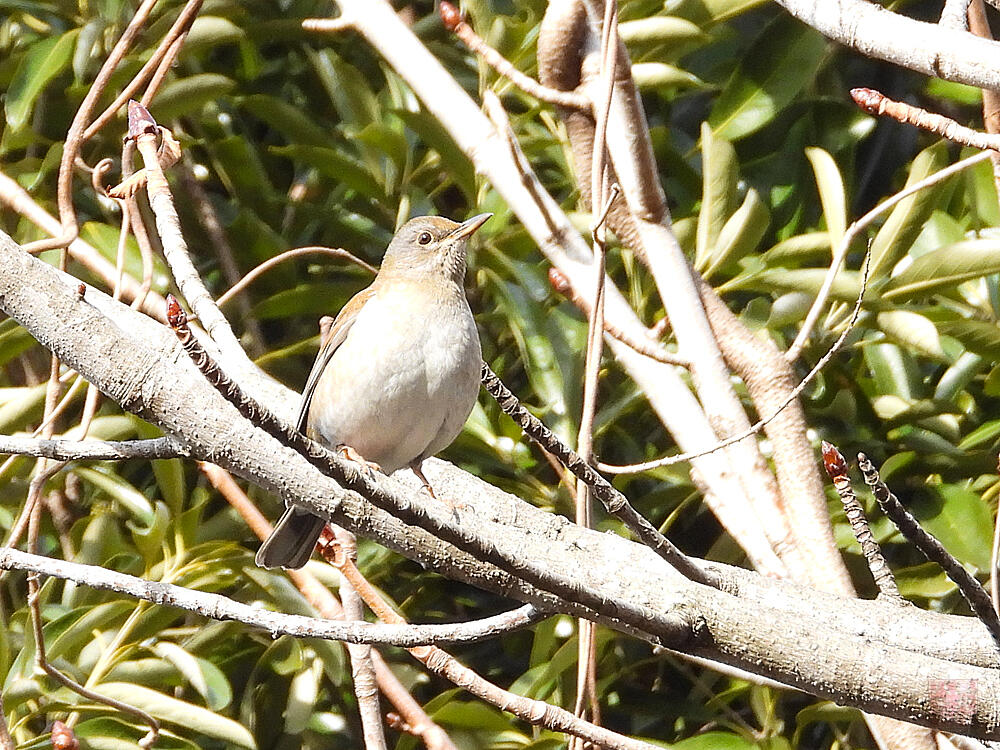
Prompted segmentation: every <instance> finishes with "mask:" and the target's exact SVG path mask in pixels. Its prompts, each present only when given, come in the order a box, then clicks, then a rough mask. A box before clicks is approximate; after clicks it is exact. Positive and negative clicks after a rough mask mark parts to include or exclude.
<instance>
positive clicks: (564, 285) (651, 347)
mask: <svg viewBox="0 0 1000 750" xmlns="http://www.w3.org/2000/svg"><path fill="white" fill-rule="evenodd" d="M549 285H550V286H551V287H552V288H553V289H554V290H555V291H556V292H558V293H559V294H561V295H562V296H563V297H565V298H566V299H568V300H569V301H570V302H572V303H573V304H574V305H576V306H577V307H579V308H580V310H582V311H583V313H584V314H585V315H587V316H588V317H589V316H590V310H591V305H590V302H588V301H587V299H586V298H585V297H583V295H581V294H578V293H577V291H576V290H575V289H574V288H573V285H572V283H571V282H570V280H569V277H568V276H566V274H564V273H563V272H562V271H560V270H559V269H558V268H556V267H555V266H551V267H550V268H549ZM604 332H605V333H606V334H608V335H609V336H610V337H611V338H613V339H615V340H617V341H620V342H622V343H623V344H625V346H627V347H629V348H630V349H634V350H635V351H637V352H639V354H641V355H643V356H644V357H649V358H650V359H655V360H656V361H657V362H663V363H664V364H668V365H677V366H678V367H690V366H691V361H690V360H689V359H688V358H687V357H684V356H682V355H680V354H676V353H674V352H670V351H667V350H666V349H665V348H664V347H663V346H661V345H660V344H658V343H656V341H652V340H650V341H647V340H644V339H640V338H637V337H635V336H633V335H632V334H630V333H627V332H626V331H623V330H622V329H620V328H618V327H617V326H616V325H615V324H614V323H612V322H611V321H609V320H608V319H607V318H605V319H604ZM651 333H652V332H651Z"/></svg>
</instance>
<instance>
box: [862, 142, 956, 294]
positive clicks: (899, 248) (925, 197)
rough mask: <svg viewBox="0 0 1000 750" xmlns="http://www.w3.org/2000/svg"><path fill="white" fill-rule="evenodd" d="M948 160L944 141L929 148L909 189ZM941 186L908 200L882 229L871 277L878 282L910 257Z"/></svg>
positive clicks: (913, 172)
mask: <svg viewBox="0 0 1000 750" xmlns="http://www.w3.org/2000/svg"><path fill="white" fill-rule="evenodd" d="M947 158H948V152H947V150H946V147H945V144H944V142H939V143H935V144H934V145H933V146H930V147H929V148H925V149H924V150H923V151H921V152H920V153H919V154H917V157H916V158H915V159H914V160H913V165H912V166H911V167H910V173H909V175H908V176H907V178H906V187H910V186H911V185H913V184H915V183H917V182H919V181H920V180H922V179H924V178H926V177H927V176H929V175H930V174H932V173H934V172H937V171H938V170H939V169H941V167H943V166H944V164H945V161H946V160H947ZM939 188H940V185H937V186H934V187H931V188H926V189H924V190H921V191H920V192H918V193H916V194H914V195H911V196H910V197H908V198H904V199H903V200H902V201H900V202H899V204H898V205H897V206H896V207H895V208H894V209H892V211H891V212H890V213H889V218H888V219H886V222H885V224H883V225H882V228H881V229H879V231H878V234H876V235H875V239H874V240H873V241H872V245H871V256H872V259H871V277H872V279H878V278H881V277H883V276H886V275H888V273H889V272H890V271H892V268H893V266H895V265H896V263H898V262H899V260H900V258H902V257H903V256H904V255H906V253H907V251H908V250H909V249H910V245H912V244H913V241H914V240H915V239H916V238H917V235H918V234H920V230H921V229H922V228H923V225H924V222H925V221H927V219H929V218H930V216H931V213H933V211H934V209H935V208H936V207H937V197H938V190H939Z"/></svg>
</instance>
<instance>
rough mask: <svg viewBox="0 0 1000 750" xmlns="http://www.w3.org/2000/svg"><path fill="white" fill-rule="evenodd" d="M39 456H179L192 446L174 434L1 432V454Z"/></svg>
mask: <svg viewBox="0 0 1000 750" xmlns="http://www.w3.org/2000/svg"><path fill="white" fill-rule="evenodd" d="M2 454H11V455H18V456H35V457H36V458H51V459H55V460H57V461H121V460H128V459H133V458H140V459H144V460H150V459H157V458H179V457H184V456H188V455H190V454H189V453H188V449H187V448H186V447H185V446H184V445H182V444H181V443H179V442H178V441H177V440H175V439H174V438H172V437H159V438H150V439H148V440H122V441H113V440H110V441H109V440H59V439H55V440H53V439H45V438H31V437H18V436H15V435H0V455H2Z"/></svg>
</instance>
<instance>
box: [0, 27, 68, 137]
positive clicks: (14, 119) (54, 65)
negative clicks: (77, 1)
mask: <svg viewBox="0 0 1000 750" xmlns="http://www.w3.org/2000/svg"><path fill="white" fill-rule="evenodd" d="M79 33H80V30H79V29H71V30H70V31H67V32H66V33H65V34H62V35H60V36H57V37H48V38H47V39H41V40H39V41H37V42H35V43H34V44H32V45H31V46H30V47H29V48H28V51H27V52H26V53H25V55H24V57H22V58H21V62H20V63H18V66H17V70H16V71H14V77H13V79H12V80H11V82H10V86H9V87H8V88H7V92H6V99H7V100H6V102H5V103H4V111H5V113H6V116H7V125H8V126H9V127H10V129H11V130H20V129H21V128H23V127H24V126H25V125H26V124H27V123H28V119H29V118H30V117H31V112H32V109H33V108H34V106H35V102H36V101H37V100H38V96H39V94H41V93H42V91H44V90H45V87H46V85H48V83H49V81H51V80H52V79H53V78H55V77H56V76H57V75H59V74H60V73H62V72H63V71H64V70H66V68H67V66H69V64H70V61H71V60H72V59H73V48H74V47H75V45H76V37H77V35H78V34H79Z"/></svg>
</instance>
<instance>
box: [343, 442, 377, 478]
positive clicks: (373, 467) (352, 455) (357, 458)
mask: <svg viewBox="0 0 1000 750" xmlns="http://www.w3.org/2000/svg"><path fill="white" fill-rule="evenodd" d="M337 452H338V453H339V454H340V455H342V456H343V457H344V458H346V459H347V460H348V461H353V462H354V463H356V464H361V466H362V467H363V468H364V470H365V471H367V472H368V473H369V474H374V473H375V472H376V471H378V472H381V471H382V467H381V466H379V465H378V464H377V463H375V462H374V461H366V460H365V457H364V456H362V455H361V454H360V453H358V452H357V451H356V450H354V448H352V447H351V446H349V445H343V444H341V445H338V446H337Z"/></svg>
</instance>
